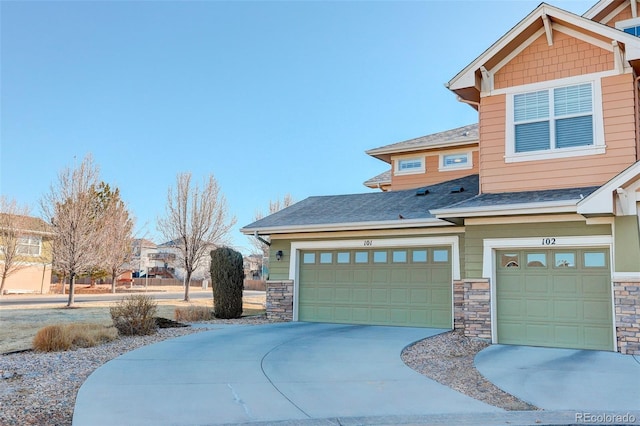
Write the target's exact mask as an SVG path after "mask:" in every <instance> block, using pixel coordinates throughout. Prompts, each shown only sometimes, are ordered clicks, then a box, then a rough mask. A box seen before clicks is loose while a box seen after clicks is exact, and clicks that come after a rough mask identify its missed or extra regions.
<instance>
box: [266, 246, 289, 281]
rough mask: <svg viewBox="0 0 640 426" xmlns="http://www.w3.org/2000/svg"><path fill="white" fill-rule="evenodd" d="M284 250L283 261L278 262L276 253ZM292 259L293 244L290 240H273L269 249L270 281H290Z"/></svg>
mask: <svg viewBox="0 0 640 426" xmlns="http://www.w3.org/2000/svg"><path fill="white" fill-rule="evenodd" d="M278 250H282V255H283V256H282V260H281V261H280V262H278V261H277V260H276V252H277V251H278ZM290 259H291V242H290V241H288V240H274V239H272V240H271V247H269V279H270V280H276V281H277V280H288V279H289V261H290Z"/></svg>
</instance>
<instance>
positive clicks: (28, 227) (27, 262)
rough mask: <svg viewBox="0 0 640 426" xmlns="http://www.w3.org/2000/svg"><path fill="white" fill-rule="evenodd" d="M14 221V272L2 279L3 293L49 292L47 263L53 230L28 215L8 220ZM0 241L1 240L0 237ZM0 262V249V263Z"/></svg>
mask: <svg viewBox="0 0 640 426" xmlns="http://www.w3.org/2000/svg"><path fill="white" fill-rule="evenodd" d="M10 222H11V223H13V224H16V228H15V229H16V231H17V235H18V246H17V254H18V256H19V258H18V259H17V260H18V261H17V262H16V265H17V266H16V267H15V269H14V272H13V273H11V274H10V275H9V277H8V278H7V279H6V281H5V285H4V289H3V292H4V293H5V294H7V293H42V294H46V293H49V287H50V285H51V263H52V259H53V255H52V241H53V232H51V229H50V226H49V225H48V224H47V223H46V222H44V221H43V220H42V219H39V218H36V217H29V216H14V219H12V220H11V221H10ZM0 244H2V241H1V240H0ZM1 262H3V255H2V251H0V263H1Z"/></svg>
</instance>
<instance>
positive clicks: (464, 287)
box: [453, 279, 491, 339]
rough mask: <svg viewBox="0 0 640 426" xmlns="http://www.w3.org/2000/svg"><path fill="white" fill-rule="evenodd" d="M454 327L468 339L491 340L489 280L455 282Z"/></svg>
mask: <svg viewBox="0 0 640 426" xmlns="http://www.w3.org/2000/svg"><path fill="white" fill-rule="evenodd" d="M453 306H454V314H453V327H454V328H455V329H458V330H459V329H462V330H463V332H464V335H465V336H467V337H476V338H480V339H491V289H490V286H489V280H486V279H468V280H463V281H456V282H454V287H453Z"/></svg>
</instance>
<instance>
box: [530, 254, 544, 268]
mask: <svg viewBox="0 0 640 426" xmlns="http://www.w3.org/2000/svg"><path fill="white" fill-rule="evenodd" d="M546 266H547V255H546V254H545V253H527V267H529V268H544V267H546Z"/></svg>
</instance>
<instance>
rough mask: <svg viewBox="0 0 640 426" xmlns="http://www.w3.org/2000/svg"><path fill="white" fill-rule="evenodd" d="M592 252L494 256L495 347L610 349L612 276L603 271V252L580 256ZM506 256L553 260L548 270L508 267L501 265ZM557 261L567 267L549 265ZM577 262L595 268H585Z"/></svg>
mask: <svg viewBox="0 0 640 426" xmlns="http://www.w3.org/2000/svg"><path fill="white" fill-rule="evenodd" d="M593 250H594V249H589V250H587V249H570V250H553V249H549V250H546V251H545V250H535V251H529V250H526V249H521V250H509V251H508V252H507V251H505V252H499V253H498V254H497V256H496V258H497V259H498V261H497V262H496V268H497V273H496V280H497V283H496V297H497V300H496V310H497V312H496V319H497V334H498V335H497V339H498V342H499V343H508V344H523V345H534V346H552V347H562V348H584V349H600V350H612V349H613V318H612V302H611V273H610V271H609V268H608V267H602V265H603V264H604V263H605V262H603V261H602V259H601V258H602V256H604V258H605V259H608V252H607V251H606V250H601V251H600V252H601V253H604V255H601V256H600V257H599V258H597V259H595V260H594V259H591V258H589V257H588V256H587V257H584V256H585V253H586V252H587V251H593ZM597 250H600V249H596V251H597ZM534 252H535V253H534ZM532 253H534V254H535V255H534V254H532ZM506 255H509V256H510V258H514V259H528V258H531V259H533V258H534V257H536V258H539V259H538V260H540V259H543V260H544V259H554V261H553V262H550V266H549V267H547V266H545V263H544V262H543V261H540V264H539V265H542V266H537V267H525V268H519V267H511V268H507V267H505V266H503V265H502V264H501V262H500V259H503V258H504V257H505V256H506ZM592 257H593V256H592ZM558 259H560V260H563V259H564V260H565V261H566V262H565V263H566V264H569V265H571V266H570V267H557V266H554V264H557V262H556V261H557V260H558ZM582 259H587V260H588V262H590V264H591V265H596V266H600V267H594V266H588V265H587V266H588V267H585V266H584V265H583V262H582ZM596 261H597V262H596ZM598 262H599V263H598ZM561 263H562V262H561ZM585 263H586V261H585Z"/></svg>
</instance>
